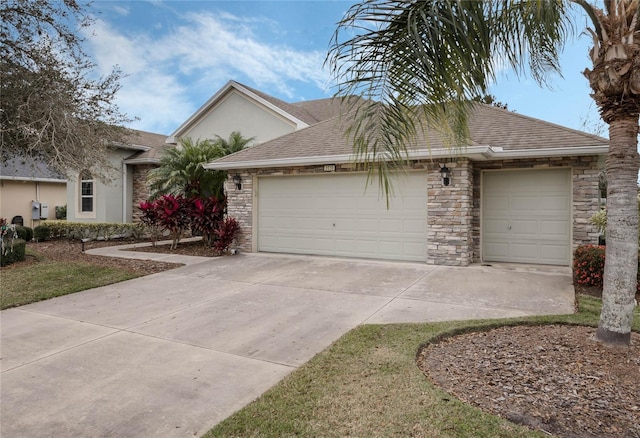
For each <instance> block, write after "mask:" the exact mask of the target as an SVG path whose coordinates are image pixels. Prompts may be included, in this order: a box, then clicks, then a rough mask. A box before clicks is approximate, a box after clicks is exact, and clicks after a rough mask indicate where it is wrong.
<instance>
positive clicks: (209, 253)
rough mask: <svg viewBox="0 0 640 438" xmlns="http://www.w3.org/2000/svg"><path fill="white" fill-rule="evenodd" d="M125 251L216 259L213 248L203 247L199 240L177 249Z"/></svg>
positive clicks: (161, 248)
mask: <svg viewBox="0 0 640 438" xmlns="http://www.w3.org/2000/svg"><path fill="white" fill-rule="evenodd" d="M127 251H141V252H156V253H158V252H159V253H163V254H180V255H190V256H200V257H216V256H218V254H217V253H216V252H215V250H214V249H213V248H210V247H206V246H204V243H203V242H202V241H201V240H197V241H194V242H180V243H178V246H177V248H175V249H171V245H156V246H143V247H140V248H129V249H127Z"/></svg>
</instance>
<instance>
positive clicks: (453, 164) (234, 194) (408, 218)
mask: <svg viewBox="0 0 640 438" xmlns="http://www.w3.org/2000/svg"><path fill="white" fill-rule="evenodd" d="M295 107H296V108H300V106H295ZM282 117H285V116H282ZM285 118H286V117H285ZM343 120H344V118H341V117H334V118H330V119H328V120H324V121H321V122H318V123H309V122H307V124H308V126H306V127H302V128H301V129H298V130H296V131H294V132H292V133H289V134H286V135H283V136H280V137H277V138H275V139H273V140H271V141H266V142H264V143H262V144H258V145H256V146H254V147H252V148H249V149H245V150H243V151H240V152H238V153H235V154H233V155H229V156H227V157H224V158H221V159H219V160H216V161H214V162H213V163H210V164H209V165H207V166H206V167H207V168H209V169H219V170H226V171H228V172H229V179H228V181H227V183H226V190H227V195H228V213H229V215H230V216H233V217H236V218H237V219H238V220H239V222H240V224H241V236H240V238H239V242H238V247H239V248H240V249H241V250H244V251H247V252H256V251H264V252H281V253H299V254H318V255H330V256H348V257H365V258H377V259H393V260H410V261H418V262H426V263H429V264H442V265H457V266H466V265H469V264H470V263H473V262H483V263H492V262H518V263H535V264H551V265H561V266H568V265H569V264H570V263H571V259H572V250H573V248H575V247H576V246H577V245H580V244H585V243H597V242H598V233H597V231H596V229H595V228H594V227H593V226H592V225H591V224H590V222H589V217H590V216H591V215H592V214H593V213H595V212H596V211H598V208H599V207H598V198H599V192H598V174H599V173H600V171H601V169H602V167H603V165H604V156H605V154H606V153H607V151H608V141H607V140H606V139H604V138H601V137H597V136H594V135H590V134H586V133H583V132H579V131H575V130H572V129H568V128H565V127H561V126H558V125H554V124H551V123H547V122H544V121H541V120H537V119H533V118H530V117H526V116H523V115H520V114H516V113H513V112H509V111H506V110H503V109H499V108H495V107H490V106H484V105H483V106H479V107H478V108H477V110H476V111H475V112H474V114H473V116H472V118H471V121H470V130H471V139H472V141H471V142H470V144H469V145H467V146H466V147H464V148H462V149H460V150H450V149H448V148H446V147H444V145H443V143H442V141H441V140H440V138H438V137H437V136H436V135H432V136H431V137H430V138H419V139H418V140H417V142H416V144H414V145H409V149H410V160H409V165H408V169H409V171H408V172H406V173H398V174H397V176H396V177H395V178H394V181H393V182H394V190H395V196H392V197H391V198H390V205H389V208H388V209H387V203H386V199H385V196H384V194H383V193H381V192H380V191H379V189H378V185H377V180H374V181H372V185H370V186H369V187H368V188H367V189H366V191H365V187H366V182H367V172H363V171H362V166H360V165H355V164H353V163H354V160H353V155H352V148H351V145H350V144H349V143H348V142H347V141H346V140H345V129H346V126H345V125H344V122H343ZM443 167H446V168H448V169H449V170H450V179H449V185H445V182H444V178H443V175H442V170H443ZM445 170H446V169H445ZM238 176H239V177H240V178H241V184H240V185H239V186H236V184H235V183H234V177H236V179H237V177H238ZM374 178H376V177H375V176H374ZM445 287H446V286H445Z"/></svg>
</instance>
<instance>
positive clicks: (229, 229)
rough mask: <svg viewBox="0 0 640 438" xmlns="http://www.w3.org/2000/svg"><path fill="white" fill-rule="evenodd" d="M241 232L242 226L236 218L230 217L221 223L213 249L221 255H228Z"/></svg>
mask: <svg viewBox="0 0 640 438" xmlns="http://www.w3.org/2000/svg"><path fill="white" fill-rule="evenodd" d="M239 231H240V224H239V223H238V221H237V220H236V219H235V218H232V217H228V218H226V219H225V220H223V221H221V222H220V223H219V225H218V227H217V228H216V231H215V235H216V239H215V241H214V243H213V248H214V249H215V250H216V251H217V252H218V253H219V254H224V253H226V252H227V251H228V250H229V247H230V246H231V244H232V243H233V239H235V238H236V236H237V235H238V232H239Z"/></svg>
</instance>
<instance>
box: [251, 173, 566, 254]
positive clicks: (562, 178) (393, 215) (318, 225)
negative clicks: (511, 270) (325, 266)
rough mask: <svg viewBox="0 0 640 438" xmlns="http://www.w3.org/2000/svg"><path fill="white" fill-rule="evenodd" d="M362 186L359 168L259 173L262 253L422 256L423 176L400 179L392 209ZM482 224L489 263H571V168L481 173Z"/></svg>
mask: <svg viewBox="0 0 640 438" xmlns="http://www.w3.org/2000/svg"><path fill="white" fill-rule="evenodd" d="M365 185H366V175H363V174H357V173H353V174H323V175H300V176H277V177H261V178H259V179H258V190H257V212H258V214H257V219H258V224H257V225H258V226H257V230H256V231H257V244H258V251H266V252H283V253H297V254H318V255H333V256H345V257H365V258H376V259H389V260H410V261H425V260H426V256H427V254H426V248H427V214H428V212H427V189H426V188H427V175H426V173H425V172H412V173H408V174H406V175H401V176H398V177H397V179H395V180H394V188H395V193H396V196H392V197H391V198H390V200H389V201H390V205H389V209H387V203H386V199H385V197H384V195H382V194H381V193H380V192H379V190H378V187H377V185H375V184H374V185H372V186H369V187H368V188H367V190H366V191H365ZM445 190H446V189H445ZM481 223H482V236H481V248H482V259H483V261H485V262H516V263H536V264H553V265H568V264H569V263H570V259H571V243H570V238H571V174H570V171H569V170H568V169H559V170H555V169H554V170H517V171H495V172H494V171H487V172H484V173H483V176H482V220H481Z"/></svg>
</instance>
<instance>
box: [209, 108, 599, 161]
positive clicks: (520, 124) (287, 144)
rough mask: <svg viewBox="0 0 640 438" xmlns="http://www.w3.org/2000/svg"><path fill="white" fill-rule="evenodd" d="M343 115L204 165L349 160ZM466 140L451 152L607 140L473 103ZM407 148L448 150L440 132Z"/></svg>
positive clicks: (422, 152)
mask: <svg viewBox="0 0 640 438" xmlns="http://www.w3.org/2000/svg"><path fill="white" fill-rule="evenodd" d="M345 120H346V118H344V117H334V118H331V119H329V120H325V121H324V122H320V123H316V124H314V125H312V126H310V127H308V128H305V129H301V130H299V131H296V132H293V133H290V134H286V135H283V136H281V137H278V138H275V139H273V140H270V141H267V142H264V143H262V144H259V145H256V146H254V147H252V148H249V149H245V150H242V151H240V152H237V153H235V154H232V155H228V156H226V157H223V158H220V159H219V160H216V161H214V162H213V163H210V164H209V165H208V166H206V167H207V168H211V169H226V168H241V167H246V168H251V167H268V166H270V165H274V166H275V165H286V163H290V164H291V165H293V164H296V165H304V164H319V163H322V162H326V163H331V162H334V163H335V162H346V161H350V160H352V158H353V157H352V146H351V145H350V144H349V143H348V141H347V140H346V137H345V132H346V128H347V123H346V122H345ZM469 129H470V134H471V142H470V144H469V145H467V146H466V148H462V149H460V150H457V151H455V154H456V155H465V154H466V155H469V156H471V157H472V158H475V159H497V158H499V157H500V155H502V156H508V157H511V158H517V157H518V156H519V155H522V156H531V154H532V153H534V154H540V155H544V154H548V155H552V154H558V153H562V154H566V155H585V154H601V153H604V152H606V150H607V147H608V146H607V145H608V140H607V139H605V138H602V137H598V136H595V135H592V134H587V133H584V132H580V131H576V130H573V129H570V128H566V127H563V126H559V125H555V124H553V123H549V122H545V121H543V120H539V119H535V118H532V117H527V116H523V115H521V114H517V113H514V112H510V111H507V110H504V109H500V108H496V107H492V106H488V105H480V104H479V105H478V106H477V108H476V109H475V110H474V112H473V113H472V116H471V118H470V122H469ZM415 140H416V141H415V144H412V145H408V148H409V149H411V150H412V151H414V152H415V154H414V155H413V157H415V158H422V157H423V156H424V158H428V157H429V156H432V155H436V156H443V155H449V156H451V155H453V154H454V153H453V152H452V151H451V150H450V149H448V148H447V147H446V146H445V144H444V143H443V141H442V139H441V137H440V136H439V135H437V133H435V131H430V132H429V133H428V134H427V136H424V135H418V136H417V138H416V139H415Z"/></svg>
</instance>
